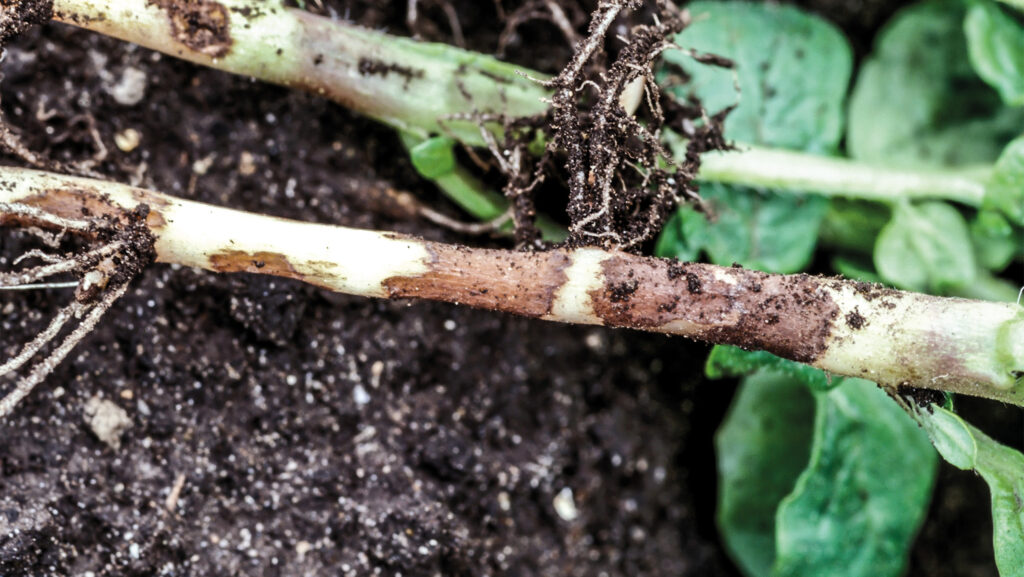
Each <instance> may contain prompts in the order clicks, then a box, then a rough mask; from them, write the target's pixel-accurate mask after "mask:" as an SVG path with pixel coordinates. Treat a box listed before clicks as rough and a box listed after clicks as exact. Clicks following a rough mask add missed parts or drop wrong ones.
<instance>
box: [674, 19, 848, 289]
mask: <svg viewBox="0 0 1024 577" xmlns="http://www.w3.org/2000/svg"><path fill="white" fill-rule="evenodd" d="M688 7H689V10H690V13H691V15H692V16H693V24H691V25H690V26H689V27H688V28H687V29H686V30H685V31H684V32H683V33H682V34H681V35H680V36H678V37H677V38H676V41H677V42H678V43H679V44H680V45H681V46H685V47H692V48H693V49H695V50H697V51H698V52H702V53H708V52H710V53H714V54H717V55H721V56H725V57H727V58H731V59H733V60H734V61H735V62H736V70H735V71H732V70H724V69H721V68H715V67H710V66H705V65H701V64H697V63H696V62H695V61H694V60H693V59H692V58H690V57H689V56H687V55H685V54H684V53H682V52H680V51H668V52H666V53H665V60H666V61H667V62H669V63H671V64H674V65H677V66H680V67H682V68H683V69H685V70H686V72H687V74H688V75H690V77H691V80H690V82H688V83H687V84H686V85H685V87H677V88H675V89H674V90H675V94H676V96H677V97H680V98H688V97H690V96H694V97H696V98H698V99H699V100H700V101H701V102H702V103H703V104H704V105H705V106H706V107H707V108H708V109H710V110H716V109H721V108H725V107H728V106H731V105H733V104H736V103H737V102H739V105H738V107H737V108H736V110H734V111H733V112H732V113H731V114H730V115H729V116H728V118H727V120H726V126H725V133H726V136H727V137H728V138H730V139H735V140H739V141H742V142H747V143H751V144H766V145H771V146H779V147H784V148H791V149H796V150H804V151H810V152H817V153H822V154H833V153H835V152H836V151H837V150H838V147H839V141H840V139H841V137H842V132H843V106H844V100H845V94H846V87H847V83H848V82H849V78H850V69H851V66H852V56H851V52H850V48H849V46H848V44H847V43H846V40H845V39H844V38H843V36H842V34H840V33H839V32H838V31H837V30H836V29H835V28H834V27H832V26H831V25H830V24H827V23H825V22H824V21H823V20H821V19H819V18H816V17H813V16H810V15H807V14H805V13H803V12H801V11H800V10H798V9H796V8H793V7H791V6H779V5H771V4H754V3H745V2H695V3H691V4H690V5H689V6H688ZM669 68H670V67H666V68H664V69H663V70H662V73H661V76H662V78H663V80H664V79H665V78H667V72H666V71H667V70H668V69H669ZM737 84H738V85H739V87H740V93H739V94H737V92H736V85H737ZM701 194H702V195H703V197H704V198H705V199H706V200H707V201H708V202H709V204H710V205H711V206H712V208H713V213H714V214H713V215H712V220H711V221H710V222H709V221H708V219H707V218H706V217H705V216H704V215H702V214H700V213H698V212H697V211H695V210H694V209H693V208H692V207H683V208H681V209H680V210H679V211H678V212H677V213H676V215H675V216H674V217H673V218H672V220H671V221H670V222H669V224H668V225H667V226H666V231H665V233H663V235H662V238H661V240H660V242H659V244H658V249H657V252H658V253H659V254H660V255H662V256H672V257H676V258H680V259H684V260H693V259H695V258H697V257H698V256H699V255H700V254H701V253H707V255H708V257H709V258H710V260H711V261H712V262H715V263H718V264H726V265H729V264H733V263H739V264H742V265H744V266H748V267H751V268H757V269H760V270H766V271H771V272H795V271H798V270H801V269H802V268H804V267H806V266H807V264H808V263H809V262H810V259H811V256H812V253H813V251H814V248H815V246H816V243H817V237H818V228H819V226H820V224H821V219H822V217H823V214H824V211H825V210H826V207H827V206H828V202H827V201H826V200H824V199H822V198H819V197H816V196H811V195H793V194H781V193H774V192H765V191H754V190H750V189H745V188H740V187H729V186H724V185H713V184H705V185H702V187H701Z"/></svg>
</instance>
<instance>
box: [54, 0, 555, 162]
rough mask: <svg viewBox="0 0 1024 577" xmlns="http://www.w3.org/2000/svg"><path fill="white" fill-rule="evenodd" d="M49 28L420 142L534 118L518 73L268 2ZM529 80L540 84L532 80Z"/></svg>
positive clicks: (86, 4) (465, 136) (531, 91)
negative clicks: (487, 122)
mask: <svg viewBox="0 0 1024 577" xmlns="http://www.w3.org/2000/svg"><path fill="white" fill-rule="evenodd" d="M53 9H54V18H55V19H56V20H59V21H61V22H65V23H68V24H72V25H75V26H81V27H83V28H87V29H89V30H93V31H96V32H99V33H102V34H106V35H109V36H113V37H115V38H120V39H122V40H127V41H129V42H134V43H136V44H140V45H142V46H145V47H147V48H151V49H153V50H157V51H160V52H163V53H165V54H169V55H172V56H175V57H178V58H183V59H185V60H189V61H192V62H195V63H197V64H202V65H204V66H210V67H213V68H217V69H220V70H224V71H227V72H232V73H234V74H241V75H245V76H253V77H255V78H259V79H261V80H264V81H267V82H271V83H274V84H281V85H284V86H290V87H295V88H300V89H304V90H307V91H309V92H312V93H314V94H320V95H323V96H325V97H327V98H329V99H331V100H334V101H336V102H338V103H340V104H342V105H343V106H346V107H348V108H351V109H353V110H356V111H358V112H361V113H363V114H366V115H367V116H371V117H373V118H376V119H378V120H380V121H382V122H385V123H387V124H389V125H391V126H394V127H395V128H398V129H400V130H402V131H404V132H411V133H413V134H416V135H418V136H421V137H425V136H428V135H430V134H439V133H443V134H448V135H450V136H452V137H454V138H457V139H459V140H461V141H462V142H465V143H467V144H470V145H472V146H482V145H483V144H484V143H483V139H482V137H481V136H480V131H479V127H478V125H477V123H476V122H474V121H468V120H465V119H462V120H455V119H452V118H451V116H452V115H457V114H470V113H481V114H509V115H513V116H527V115H534V114H543V113H544V112H545V111H546V110H547V104H546V103H544V102H542V99H543V98H545V97H546V96H547V95H548V91H547V90H545V89H544V88H542V87H541V86H540V85H538V84H537V83H536V82H533V81H531V80H529V79H527V78H525V77H523V76H522V75H520V74H519V73H518V70H519V69H520V68H519V67H516V66H513V65H511V64H507V63H504V62H501V61H499V60H497V59H495V58H492V57H489V56H485V55H482V54H478V53H475V52H469V51H466V50H460V49H458V48H454V47H452V46H448V45H444V44H428V43H423V42H416V41H413V40H410V39H408V38H400V37H396V36H390V35H387V34H384V33H382V32H377V31H372V30H367V29H364V28H360V27H358V26H354V25H351V24H346V23H344V22H339V21H334V20H331V19H328V18H322V17H319V16H315V15H313V14H309V13H307V12H304V11H302V10H297V9H291V8H285V7H283V5H282V4H281V3H280V2H279V1H274V0H219V1H218V2H186V1H183V0H176V1H175V0H163V1H159V2H157V1H153V0H54V3H53ZM537 76H538V77H542V76H543V75H540V74H537Z"/></svg>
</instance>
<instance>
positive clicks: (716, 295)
mask: <svg viewBox="0 0 1024 577" xmlns="http://www.w3.org/2000/svg"><path fill="white" fill-rule="evenodd" d="M602 267H603V272H604V282H603V286H602V287H601V288H599V289H596V290H594V291H592V292H591V293H590V297H591V300H592V304H593V307H594V312H595V314H596V315H597V316H598V317H600V318H601V319H602V320H603V321H604V322H605V324H608V325H611V326H618V327H629V328H635V329H643V330H662V329H663V328H664V327H666V326H671V325H673V324H677V325H680V326H682V325H685V326H686V327H687V328H686V329H685V330H682V329H681V332H686V333H687V334H688V335H689V336H693V337H696V338H700V339H702V340H706V341H709V342H714V343H721V344H731V345H736V346H739V347H742V348H744V349H748V350H766V351H769V352H771V353H774V354H776V355H779V356H781V357H784V358H788V359H792V360H796V361H799V362H804V363H810V362H813V361H814V360H815V359H817V358H818V357H820V356H821V354H822V353H823V352H824V351H825V350H826V349H827V348H828V343H829V337H830V335H831V332H832V327H833V326H834V323H835V320H836V318H837V317H838V316H839V314H840V308H839V306H838V305H837V304H836V303H835V301H834V299H833V298H832V296H831V293H830V292H829V291H827V290H823V289H824V288H825V284H826V283H827V282H828V281H827V279H822V278H819V277H813V276H809V275H789V276H782V275H769V274H767V273H763V272H759V271H753V270H746V269H742V268H731V269H722V268H721V267H712V266H709V265H704V264H695V263H678V262H674V261H668V260H656V259H645V258H639V257H634V256H632V255H626V254H620V255H617V256H614V257H612V258H609V259H607V260H605V261H604V262H603V263H602ZM624 286H628V287H631V288H633V287H635V288H633V290H631V291H630V292H629V294H628V295H627V294H625V293H624V292H623V290H622V287H624Z"/></svg>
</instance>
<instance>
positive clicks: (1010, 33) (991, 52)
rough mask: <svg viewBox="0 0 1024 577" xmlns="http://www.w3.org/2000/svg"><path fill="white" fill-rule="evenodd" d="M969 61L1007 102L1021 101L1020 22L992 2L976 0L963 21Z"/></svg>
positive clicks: (1023, 34)
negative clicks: (977, 0)
mask: <svg viewBox="0 0 1024 577" xmlns="http://www.w3.org/2000/svg"><path fill="white" fill-rule="evenodd" d="M964 32H966V34H967V48H968V50H969V53H970V57H971V64H973V65H974V69H975V70H976V71H977V72H978V76H981V77H982V79H984V80H985V82H988V83H989V84H990V85H991V86H992V87H993V88H995V89H996V90H997V91H999V95H1000V96H1002V97H1003V102H1005V103H1006V104H1009V105H1010V106H1022V105H1024V26H1021V25H1020V24H1018V23H1017V22H1016V21H1014V19H1013V18H1010V16H1009V15H1007V14H1006V13H1004V12H1003V11H1002V10H1001V9H1000V8H999V6H998V5H996V4H995V3H994V2H985V1H979V2H978V3H976V4H975V5H974V6H972V7H971V9H970V11H969V12H968V13H967V19H966V20H965V21H964Z"/></svg>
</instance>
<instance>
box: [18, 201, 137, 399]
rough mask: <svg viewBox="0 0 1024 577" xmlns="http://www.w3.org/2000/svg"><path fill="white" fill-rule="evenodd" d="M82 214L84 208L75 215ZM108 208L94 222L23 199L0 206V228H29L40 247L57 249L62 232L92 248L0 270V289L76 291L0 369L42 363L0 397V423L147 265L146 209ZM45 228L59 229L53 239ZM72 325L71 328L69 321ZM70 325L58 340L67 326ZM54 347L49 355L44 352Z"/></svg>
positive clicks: (36, 253) (44, 255)
mask: <svg viewBox="0 0 1024 577" xmlns="http://www.w3.org/2000/svg"><path fill="white" fill-rule="evenodd" d="M81 212H84V211H80V214H81ZM117 212H118V211H113V212H110V213H108V214H104V215H102V216H100V217H98V218H91V217H86V218H83V217H76V216H74V215H59V214H54V213H53V212H51V211H49V210H47V209H46V208H43V207H40V206H35V205H32V204H25V203H21V202H13V203H8V202H0V224H8V225H10V224H20V225H23V226H26V225H27V229H28V230H29V231H30V232H33V233H34V234H36V235H37V236H39V237H40V238H41V239H42V240H43V241H44V243H45V244H48V245H57V246H59V244H60V241H61V237H63V236H64V235H66V234H73V235H76V236H82V237H87V238H89V239H91V240H92V241H93V242H94V243H95V244H96V245H97V246H96V247H95V248H90V249H87V250H85V251H83V252H79V253H77V254H66V255H57V254H52V253H48V252H43V251H41V250H33V251H30V252H29V253H26V254H25V255H23V256H22V257H20V258H19V259H17V261H16V262H15V264H16V265H17V264H18V262H20V261H22V260H28V259H38V260H41V261H42V262H43V264H39V265H36V266H32V267H28V268H24V269H21V270H15V271H0V290H25V289H36V288H61V287H74V288H75V293H74V298H73V300H72V301H71V303H69V304H68V305H66V306H65V307H63V308H62V309H60V310H59V311H58V312H57V314H56V315H55V316H54V318H53V319H52V320H51V321H50V323H49V324H48V325H47V326H46V327H45V328H44V329H43V330H42V331H40V333H39V334H38V335H36V337H35V338H33V339H32V340H31V341H29V342H28V343H26V344H25V345H23V346H22V347H21V350H20V351H19V352H18V353H17V354H15V355H14V356H13V357H11V358H10V359H8V360H7V361H6V362H4V363H3V364H2V365H0V378H4V377H7V376H9V375H12V374H15V373H17V372H18V371H19V370H21V369H22V368H23V367H24V366H25V365H26V364H28V363H29V362H30V361H31V360H32V359H33V358H36V357H39V356H40V355H42V358H41V359H40V360H39V361H37V362H36V364H35V365H34V366H33V367H32V368H31V369H30V370H29V371H28V373H27V374H25V375H24V376H22V377H20V378H18V379H16V381H15V384H14V387H13V389H12V390H10V391H8V392H7V393H5V394H4V396H3V397H0V418H4V417H6V416H8V415H9V414H10V413H11V412H12V411H13V410H14V409H15V407H16V406H17V405H18V403H19V402H21V400H22V399H24V398H25V397H26V396H28V394H29V393H30V392H31V391H32V389H33V388H34V387H35V386H36V385H38V384H39V383H41V382H42V381H43V380H45V379H46V377H47V376H48V375H49V374H50V373H52V372H53V370H54V369H55V368H56V367H57V366H58V365H59V364H60V363H61V362H62V361H63V360H64V358H65V357H67V355H68V354H69V353H70V352H71V350H72V349H74V347H75V346H76V345H77V344H78V343H79V342H81V341H82V340H83V339H84V338H86V337H87V336H88V335H89V333H91V332H92V331H93V329H95V328H96V325H97V324H98V323H99V322H100V320H101V319H102V318H103V315H104V313H106V312H107V310H109V309H110V307H111V306H113V304H114V303H115V302H116V301H117V299H119V298H120V297H121V296H122V295H124V293H125V292H126V291H127V290H128V285H129V283H130V282H131V280H132V279H133V278H135V277H136V276H137V275H138V274H139V273H140V272H141V271H142V270H143V268H145V266H146V265H148V264H149V263H150V262H152V260H153V258H154V256H155V252H154V249H153V242H154V238H153V235H152V233H151V232H150V231H149V228H148V227H147V226H146V223H145V220H146V217H147V215H148V213H149V207H148V206H147V205H145V204H140V205H137V206H136V207H134V208H133V209H132V210H130V211H120V214H117ZM46 229H51V230H57V231H58V232H57V234H56V235H53V234H50V233H48V231H47V230H46ZM69 274H70V275H75V276H76V277H77V280H75V281H73V282H49V281H50V280H51V279H53V278H55V277H61V276H66V275H69ZM76 322H77V325H75V323H76ZM70 326H73V328H71V329H70V330H68V331H67V333H66V334H65V335H64V336H63V338H61V337H60V335H61V334H62V333H64V332H65V329H68V327H70ZM54 342H56V343H57V344H56V345H55V346H54V347H53V348H52V349H51V350H50V351H49V352H46V353H44V352H43V351H45V350H46V348H47V347H48V346H49V345H51V344H52V343H54Z"/></svg>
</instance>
